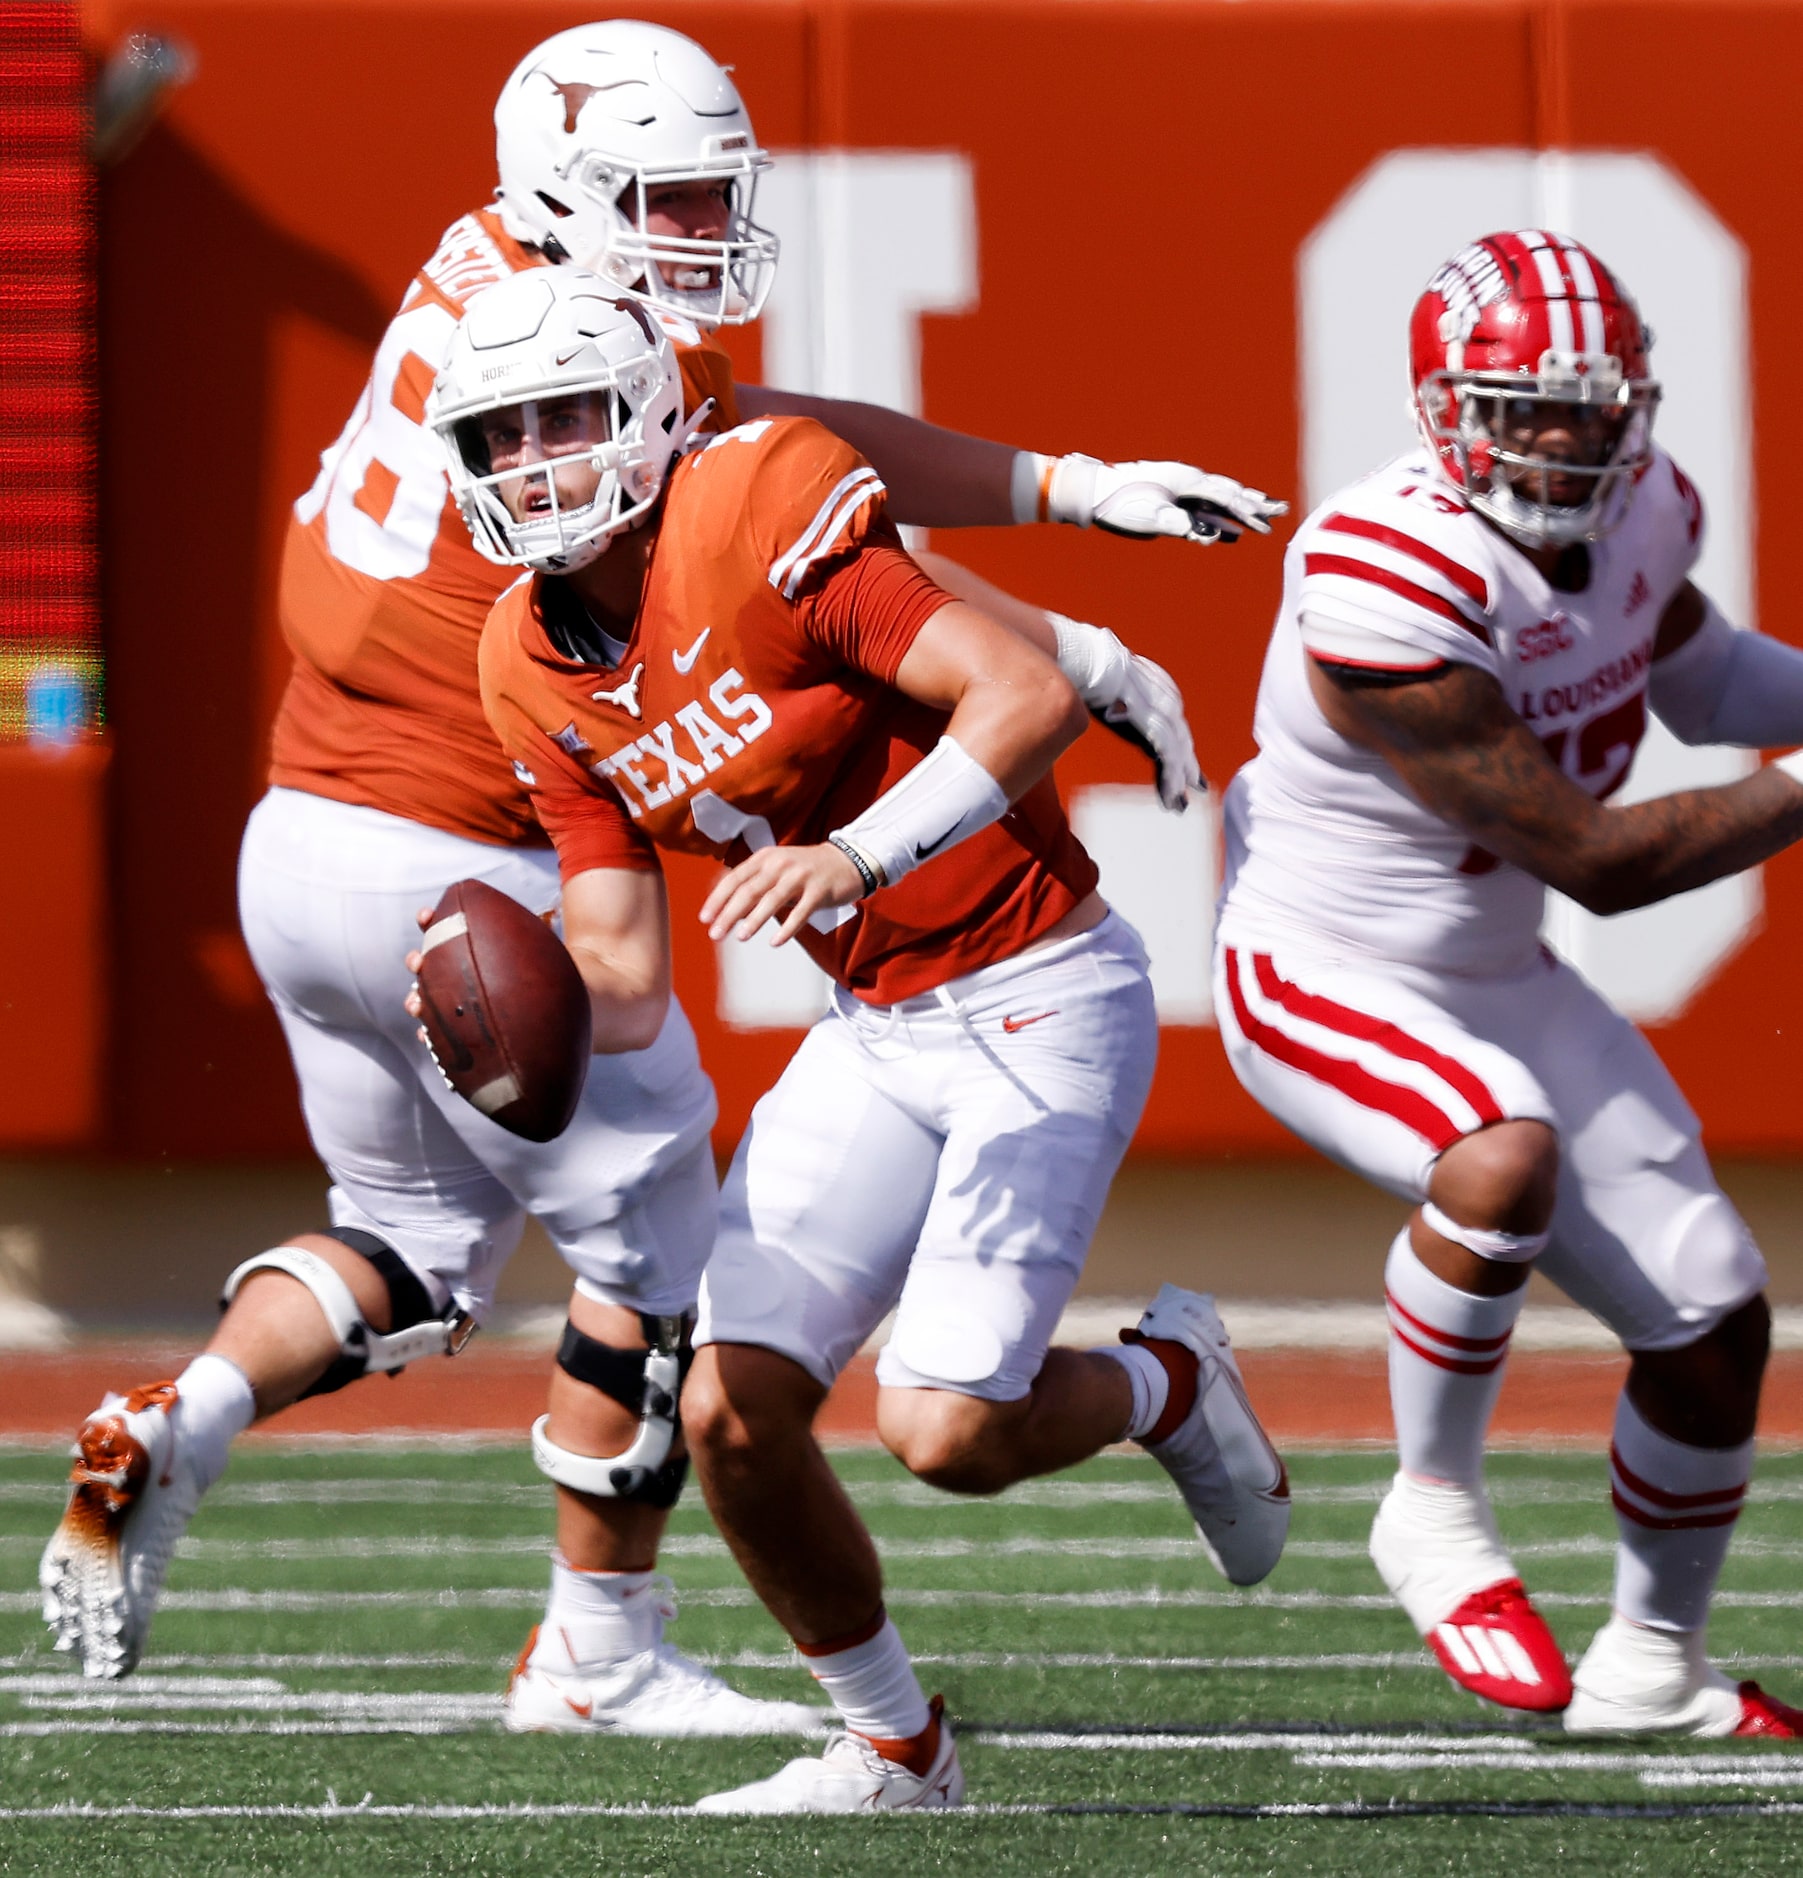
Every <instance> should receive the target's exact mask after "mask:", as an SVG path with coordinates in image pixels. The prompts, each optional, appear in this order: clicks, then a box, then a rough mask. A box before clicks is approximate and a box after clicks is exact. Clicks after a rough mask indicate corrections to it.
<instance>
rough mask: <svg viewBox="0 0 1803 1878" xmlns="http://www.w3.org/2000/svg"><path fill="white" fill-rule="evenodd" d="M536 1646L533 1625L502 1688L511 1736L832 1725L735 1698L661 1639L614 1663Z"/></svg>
mask: <svg viewBox="0 0 1803 1878" xmlns="http://www.w3.org/2000/svg"><path fill="white" fill-rule="evenodd" d="M538 1641H539V1631H538V1629H536V1628H535V1629H534V1630H533V1632H532V1635H531V1636H529V1637H528V1638H527V1639H526V1647H525V1649H523V1650H522V1651H521V1652H520V1660H519V1662H518V1663H517V1664H516V1665H515V1666H514V1671H513V1675H512V1676H511V1678H510V1679H509V1681H508V1684H507V1699H506V1702H505V1705H504V1710H503V1715H504V1719H505V1721H506V1724H507V1726H508V1727H509V1728H510V1729H512V1730H513V1732H514V1733H516V1734H602V1735H663V1736H676V1735H805V1734H820V1733H823V1732H824V1731H825V1730H826V1728H827V1727H828V1726H829V1725H830V1724H831V1721H832V1713H833V1712H832V1710H831V1709H829V1708H818V1707H814V1706H812V1705H810V1704H809V1703H806V1702H763V1701H759V1700H758V1699H757V1698H756V1697H755V1696H749V1695H741V1694H740V1693H739V1692H738V1690H737V1689H731V1688H728V1687H727V1685H726V1684H725V1683H723V1682H722V1681H721V1680H720V1678H719V1677H718V1676H716V1675H714V1674H713V1672H712V1671H711V1670H707V1669H704V1668H703V1667H702V1666H701V1665H700V1664H699V1663H697V1662H694V1661H692V1660H691V1659H690V1658H688V1657H686V1656H684V1655H683V1654H682V1652H681V1651H680V1650H678V1649H677V1648H676V1647H675V1645H674V1644H669V1643H665V1642H664V1641H663V1640H662V1638H661V1636H660V1637H659V1638H658V1640H657V1641H656V1642H655V1643H653V1644H651V1646H650V1647H649V1648H647V1649H643V1650H639V1651H637V1652H635V1653H634V1654H632V1655H631V1656H628V1657H625V1658H623V1659H622V1660H621V1661H619V1662H616V1663H571V1662H570V1661H569V1658H568V1654H567V1652H566V1651H561V1650H555V1649H552V1650H546V1651H543V1652H541V1651H540V1650H539V1647H538ZM535 1655H538V1656H543V1657H546V1658H548V1659H549V1663H548V1664H547V1663H546V1662H543V1661H540V1662H535V1661H534V1660H533V1658H534V1657H535Z"/></svg>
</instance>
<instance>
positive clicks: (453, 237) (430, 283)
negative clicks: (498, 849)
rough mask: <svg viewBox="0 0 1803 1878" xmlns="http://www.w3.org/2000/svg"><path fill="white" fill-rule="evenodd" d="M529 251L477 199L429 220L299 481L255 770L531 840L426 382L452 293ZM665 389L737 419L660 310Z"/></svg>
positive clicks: (455, 302)
mask: <svg viewBox="0 0 1803 1878" xmlns="http://www.w3.org/2000/svg"><path fill="white" fill-rule="evenodd" d="M544 265H545V260H544V257H543V256H542V255H541V254H539V253H538V252H537V251H536V250H535V249H532V248H527V247H523V246H522V245H521V244H520V243H519V242H517V241H515V240H513V239H512V237H510V236H509V235H508V234H507V232H506V230H505V229H504V228H503V227H502V226H501V221H500V217H499V216H498V215H497V214H495V213H493V212H491V211H489V210H481V211H479V212H477V213H475V214H472V215H465V216H463V217H461V218H460V219H459V220H458V221H456V222H454V223H453V224H452V225H451V227H450V228H449V229H447V230H446V232H445V234H444V236H443V238H442V239H441V240H440V242H439V245H438V250H437V252H436V253H435V254H434V255H433V256H432V258H431V259H430V260H429V261H428V262H427V263H426V265H425V266H424V267H423V268H422V269H421V270H420V271H419V273H418V274H417V275H416V276H415V277H414V280H413V283H412V285H411V286H410V287H409V289H408V291H407V297H406V299H405V300H404V301H403V302H402V304H401V310H400V312H399V313H397V314H396V315H395V318H394V320H393V321H392V322H391V323H390V325H389V327H388V330H387V332H386V333H385V334H384V335H383V337H382V343H381V345H380V346H379V347H378V348H377V351H376V357H375V363H374V366H373V367H372V369H371V372H370V377H369V382H368V383H367V384H366V385H365V386H364V389H363V394H362V396H361V397H360V398H359V399H358V401H357V405H356V408H355V409H354V410H353V411H352V413H351V416H350V420H349V422H348V423H347V424H346V425H345V427H344V430H343V432H342V434H341V435H340V436H339V438H338V440H337V441H336V442H335V443H334V444H333V445H332V446H331V448H330V449H328V450H327V451H326V452H325V454H324V455H323V457H322V458H321V459H320V467H319V475H318V476H317V478H316V479H315V480H314V483H313V487H312V488H311V489H309V490H308V491H307V493H306V494H305V495H304V496H302V497H301V499H300V501H299V502H297V503H296V504H295V506H294V514H293V518H292V520H291V522H290V524H289V529H288V540H287V545H286V548H285V551H284V554H283V560H282V577H281V615H282V630H283V632H284V634H285V635H286V636H287V639H288V643H289V646H290V648H291V649H292V651H293V653H294V673H293V676H292V678H291V679H290V680H289V684H288V689H287V692H286V694H285V695H284V697H283V699H282V706H281V712H280V715H279V716H278V717H277V720H276V726H275V736H274V750H273V761H272V765H271V770H270V781H271V782H272V783H273V784H274V785H275V786H276V787H278V788H288V789H300V790H305V791H307V792H308V793H309V794H312V795H321V796H328V797H331V798H332V799H334V800H336V801H340V802H353V803H359V804H361V805H363V806H364V807H367V808H375V809H382V810H385V811H387V812H388V813H389V814H393V815H400V816H404V817H406V818H407V819H408V820H410V821H416V822H424V823H425V824H427V825H428V826H429V827H434V828H443V829H448V830H449V831H450V832H452V833H453V834H460V835H467V836H470V837H472V838H474V839H476V840H479V841H492V842H501V843H506V844H508V845H521V844H531V845H542V844H543V840H544V837H543V835H542V834H541V832H540V831H539V829H538V828H537V826H536V825H535V824H534V822H533V819H532V811H531V808H530V806H529V805H528V803H527V800H526V794H525V791H524V789H523V788H522V787H521V786H520V784H519V783H518V781H517V780H516V779H515V778H514V776H513V775H512V773H511V771H510V770H509V768H508V765H507V764H506V762H505V761H504V760H503V759H502V757H501V755H500V752H499V751H498V750H497V749H496V747H495V740H494V733H493V732H492V731H491V730H490V729H489V728H488V725H487V723H486V721H485V720H484V718H483V716H482V712H481V707H480V704H479V702H478V700H477V695H476V685H475V663H476V644H477V641H478V639H479V638H480V636H481V631H482V622H483V620H484V619H486V618H487V616H488V611H489V608H490V607H492V606H493V605H494V603H495V599H496V597H497V596H498V595H499V594H500V593H501V591H502V590H503V588H505V587H506V585H507V583H508V581H509V579H510V578H511V575H510V574H509V573H508V572H507V571H505V570H503V569H500V568H496V567H494V566H493V565H491V564H490V563H489V562H487V561H485V560H483V558H482V557H481V556H480V555H479V554H477V552H476V551H475V549H474V548H473V547H472V546H471V544H470V537H469V531H468V530H467V529H466V528H465V527H464V525H463V523H462V520H461V519H460V518H459V516H458V514H457V510H456V507H455V505H454V504H453V503H452V502H451V500H450V495H449V490H448V487H447V484H446V479H445V469H444V451H443V449H442V447H441V446H440V444H439V442H438V439H437V438H436V437H434V436H433V435H432V433H431V432H430V431H429V430H427V429H426V428H425V426H424V423H423V421H422V420H423V418H424V415H425V403H426V394H427V393H428V392H429V391H430V390H431V389H432V381H433V379H434V378H435V377H436V376H437V374H438V370H439V368H440V366H442V365H443V363H444V360H445V351H446V348H447V347H448V346H449V344H450V340H451V335H452V333H453V332H455V331H456V329H457V324H458V322H459V321H460V320H461V319H462V317H463V313H464V309H465V307H466V306H467V305H468V303H469V301H470V299H471V298H472V297H473V296H474V295H475V294H477V293H479V292H480V291H481V290H482V289H483V288H484V287H488V286H491V285H492V284H493V283H494V282H495V281H497V280H500V279H503V278H504V277H506V276H507V275H509V274H514V273H518V272H520V271H521V270H523V269H525V268H531V267H542V266H544ZM667 325H668V329H669V331H670V336H671V340H672V343H673V344H674V345H675V348H676V353H677V357H678V360H679V362H680V364H681V367H682V376H683V402H684V404H685V406H686V408H688V409H689V410H698V409H699V408H700V406H701V404H702V402H703V400H704V399H707V398H712V399H713V400H714V401H715V406H716V411H715V417H714V420H713V421H714V423H715V424H717V425H718V426H720V427H721V428H725V427H727V426H729V425H731V424H732V423H734V422H736V421H737V412H736V409H735V406H734V401H733V384H732V366H731V363H730V361H729V360H728V359H727V356H726V354H725V353H724V352H723V351H722V350H721V349H720V348H719V346H717V345H716V344H714V343H713V342H712V341H711V340H709V339H705V338H704V337H703V336H702V335H701V333H700V332H699V331H698V330H697V329H696V328H694V327H692V326H688V325H685V324H683V323H682V322H680V321H671V322H667Z"/></svg>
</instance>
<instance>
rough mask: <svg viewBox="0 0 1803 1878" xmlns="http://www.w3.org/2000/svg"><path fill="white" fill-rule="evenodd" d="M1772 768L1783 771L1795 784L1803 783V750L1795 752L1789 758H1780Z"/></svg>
mask: <svg viewBox="0 0 1803 1878" xmlns="http://www.w3.org/2000/svg"><path fill="white" fill-rule="evenodd" d="M1772 768H1773V769H1781V770H1783V772H1784V773H1785V775H1787V776H1788V777H1789V778H1790V779H1791V781H1792V782H1794V783H1803V750H1793V751H1792V752H1791V753H1790V755H1789V756H1781V757H1778V758H1777V759H1776V760H1775V761H1774V762H1773V764H1772Z"/></svg>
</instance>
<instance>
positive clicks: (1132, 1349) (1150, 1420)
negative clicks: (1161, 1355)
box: [1089, 1343, 1171, 1441]
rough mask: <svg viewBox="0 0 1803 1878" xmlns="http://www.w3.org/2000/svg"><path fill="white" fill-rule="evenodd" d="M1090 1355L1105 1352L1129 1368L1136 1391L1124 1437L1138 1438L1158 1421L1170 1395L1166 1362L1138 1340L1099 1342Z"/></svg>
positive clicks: (1127, 1369) (1133, 1439) (1105, 1354)
mask: <svg viewBox="0 0 1803 1878" xmlns="http://www.w3.org/2000/svg"><path fill="white" fill-rule="evenodd" d="M1089 1354H1090V1355H1091V1356H1105V1357H1107V1358H1108V1359H1109V1361H1110V1362H1114V1363H1119V1364H1120V1366H1121V1368H1122V1369H1124V1370H1125V1371H1126V1372H1127V1384H1128V1387H1129V1388H1131V1389H1132V1391H1133V1412H1132V1415H1131V1418H1130V1419H1129V1421H1128V1423H1127V1426H1126V1428H1125V1429H1124V1430H1123V1431H1122V1432H1123V1438H1124V1439H1125V1440H1128V1441H1138V1440H1140V1439H1141V1438H1142V1437H1143V1436H1145V1435H1147V1434H1149V1433H1150V1432H1151V1430H1152V1429H1153V1428H1155V1427H1156V1426H1157V1425H1158V1418H1159V1416H1161V1415H1162V1414H1163V1413H1164V1409H1165V1404H1166V1403H1167V1402H1168V1401H1169V1400H1170V1399H1171V1378H1170V1374H1169V1372H1168V1371H1167V1370H1166V1369H1165V1366H1164V1365H1163V1364H1162V1363H1161V1362H1159V1360H1158V1358H1157V1357H1155V1356H1154V1355H1153V1354H1152V1352H1151V1351H1150V1350H1148V1349H1146V1348H1145V1347H1144V1346H1143V1345H1141V1344H1137V1343H1099V1344H1097V1345H1096V1346H1095V1347H1094V1348H1093V1349H1092V1350H1091V1351H1090V1352H1089Z"/></svg>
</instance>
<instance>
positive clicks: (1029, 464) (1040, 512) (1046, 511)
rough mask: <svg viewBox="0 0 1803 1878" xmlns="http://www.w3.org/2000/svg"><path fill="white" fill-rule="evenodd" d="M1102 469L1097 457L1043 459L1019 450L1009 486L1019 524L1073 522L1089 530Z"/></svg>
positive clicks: (1077, 456)
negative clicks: (1099, 474) (1098, 475)
mask: <svg viewBox="0 0 1803 1878" xmlns="http://www.w3.org/2000/svg"><path fill="white" fill-rule="evenodd" d="M1101 467H1102V464H1101V461H1100V459H1098V458H1096V457H1093V456H1083V455H1080V454H1079V455H1074V456H1040V455H1038V454H1036V453H1035V452H1034V451H1032V450H1017V451H1016V452H1015V454H1014V468H1013V470H1012V472H1011V475H1010V481H1009V486H1008V495H1009V501H1010V503H1011V504H1012V507H1013V510H1014V519H1015V521H1016V522H1017V523H1020V524H1022V525H1024V524H1026V523H1028V522H1070V523H1071V524H1073V526H1075V527H1077V528H1087V527H1088V526H1089V525H1090V523H1091V522H1093V521H1094V520H1095V519H1096V472H1097V471H1098V470H1099V469H1100V468H1101Z"/></svg>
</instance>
